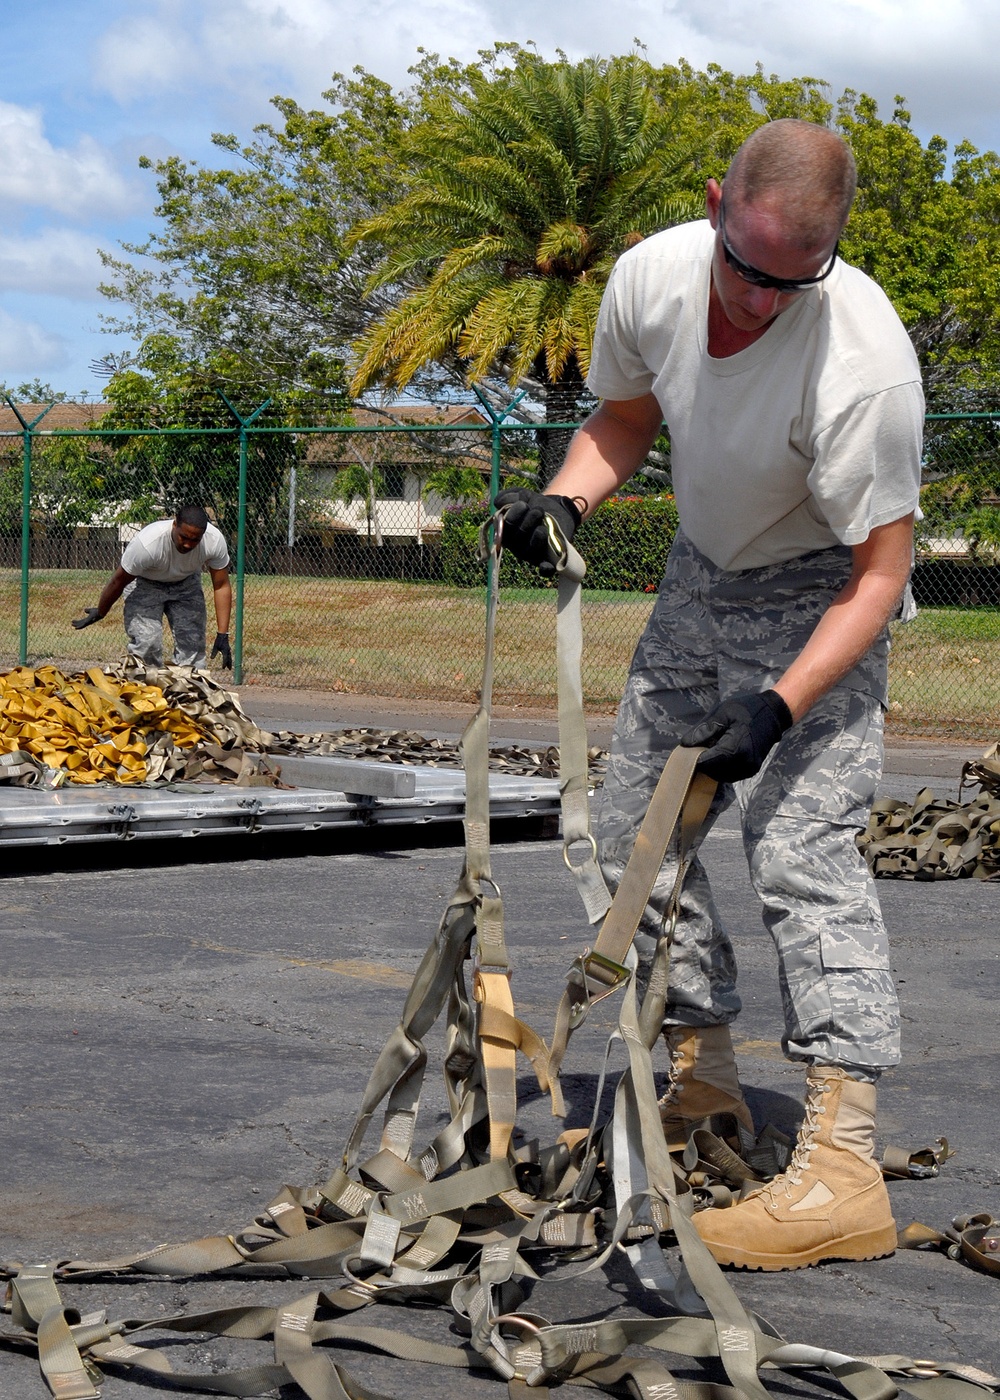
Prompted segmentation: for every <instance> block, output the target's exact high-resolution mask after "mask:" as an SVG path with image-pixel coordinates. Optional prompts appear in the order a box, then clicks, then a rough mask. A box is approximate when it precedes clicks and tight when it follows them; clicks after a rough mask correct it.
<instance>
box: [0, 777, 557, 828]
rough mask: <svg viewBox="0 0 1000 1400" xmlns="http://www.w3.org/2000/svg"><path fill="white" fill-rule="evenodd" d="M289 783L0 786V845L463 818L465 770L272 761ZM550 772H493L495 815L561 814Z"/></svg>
mask: <svg viewBox="0 0 1000 1400" xmlns="http://www.w3.org/2000/svg"><path fill="white" fill-rule="evenodd" d="M273 762H274V764H275V766H277V767H280V770H281V780H282V782H283V783H288V784H294V786H293V787H291V788H274V787H251V788H247V787H236V786H235V785H232V784H216V783H184V784H179V783H178V784H176V785H174V786H171V787H165V788H122V787H112V786H110V785H109V786H106V787H105V786H94V787H76V788H72V787H68V788H59V789H57V790H55V791H50V790H43V789H39V788H22V787H5V786H0V846H62V845H68V844H70V843H73V842H82V841H123V840H134V839H143V838H151V837H178V836H184V837H187V836H191V837H197V836H229V835H239V834H241V833H242V834H245V835H252V834H254V833H256V832H262V831H320V830H322V829H324V828H326V827H359V826H388V825H397V826H398V825H404V824H412V825H420V824H422V823H426V822H442V821H460V820H461V818H462V817H463V816H464V815H465V774H464V773H462V772H461V771H460V770H458V769H453V768H447V769H446V768H424V767H405V766H403V765H401V764H384V763H372V762H365V761H363V760H352V759H338V758H320V757H311V756H310V757H302V758H299V757H295V758H281V759H277V760H273ZM558 812H559V784H558V782H557V781H556V780H555V779H553V778H523V777H515V776H512V775H510V774H506V773H491V774H490V816H491V817H492V818H493V819H495V820H496V819H501V818H520V817H544V816H550V815H553V816H558Z"/></svg>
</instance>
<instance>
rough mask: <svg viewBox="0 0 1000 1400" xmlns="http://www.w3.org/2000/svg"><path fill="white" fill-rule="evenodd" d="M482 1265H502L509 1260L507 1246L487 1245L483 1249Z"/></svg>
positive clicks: (508, 1247)
mask: <svg viewBox="0 0 1000 1400" xmlns="http://www.w3.org/2000/svg"><path fill="white" fill-rule="evenodd" d="M482 1258H483V1263H484V1264H503V1263H504V1262H505V1261H506V1260H507V1259H509V1258H510V1245H509V1244H506V1243H505V1244H488V1245H485V1246H484V1247H483V1255H482Z"/></svg>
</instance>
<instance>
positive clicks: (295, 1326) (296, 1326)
mask: <svg viewBox="0 0 1000 1400" xmlns="http://www.w3.org/2000/svg"><path fill="white" fill-rule="evenodd" d="M310 1321H311V1319H310V1318H309V1317H308V1316H307V1315H305V1316H304V1315H303V1314H302V1313H288V1312H286V1313H282V1315H281V1322H280V1324H279V1325H280V1326H281V1328H282V1329H283V1330H284V1331H286V1332H308V1331H309V1324H310Z"/></svg>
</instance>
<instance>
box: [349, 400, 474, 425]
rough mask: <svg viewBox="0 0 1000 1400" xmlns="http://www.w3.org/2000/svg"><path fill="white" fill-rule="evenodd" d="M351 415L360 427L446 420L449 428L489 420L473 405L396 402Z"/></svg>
mask: <svg viewBox="0 0 1000 1400" xmlns="http://www.w3.org/2000/svg"><path fill="white" fill-rule="evenodd" d="M352 417H353V418H354V421H355V422H356V423H357V425H358V427H359V428H367V427H373V428H374V427H380V426H382V425H384V426H385V427H387V428H391V427H394V426H396V425H402V424H407V423H413V424H414V425H418V424H424V423H447V424H448V425H449V426H452V427H459V426H461V427H468V428H477V427H485V425H486V424H487V423H488V422H489V419H488V418H487V417H486V415H485V414H484V413H483V412H482V410H481V409H478V408H476V406H475V405H474V404H460V403H454V404H433V403H396V404H390V405H389V407H388V408H386V409H385V410H383V411H380V410H378V409H371V408H356V409H354V411H353V414H352Z"/></svg>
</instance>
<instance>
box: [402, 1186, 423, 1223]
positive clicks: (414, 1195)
mask: <svg viewBox="0 0 1000 1400" xmlns="http://www.w3.org/2000/svg"><path fill="white" fill-rule="evenodd" d="M399 1209H400V1211H401V1212H403V1214H404V1215H405V1217H406V1219H407V1220H423V1219H424V1217H425V1216H426V1215H428V1214H429V1212H428V1210H427V1202H426V1201H425V1200H424V1197H423V1192H421V1191H411V1192H410V1194H409V1195H408V1196H402V1197H400V1201H399Z"/></svg>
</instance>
